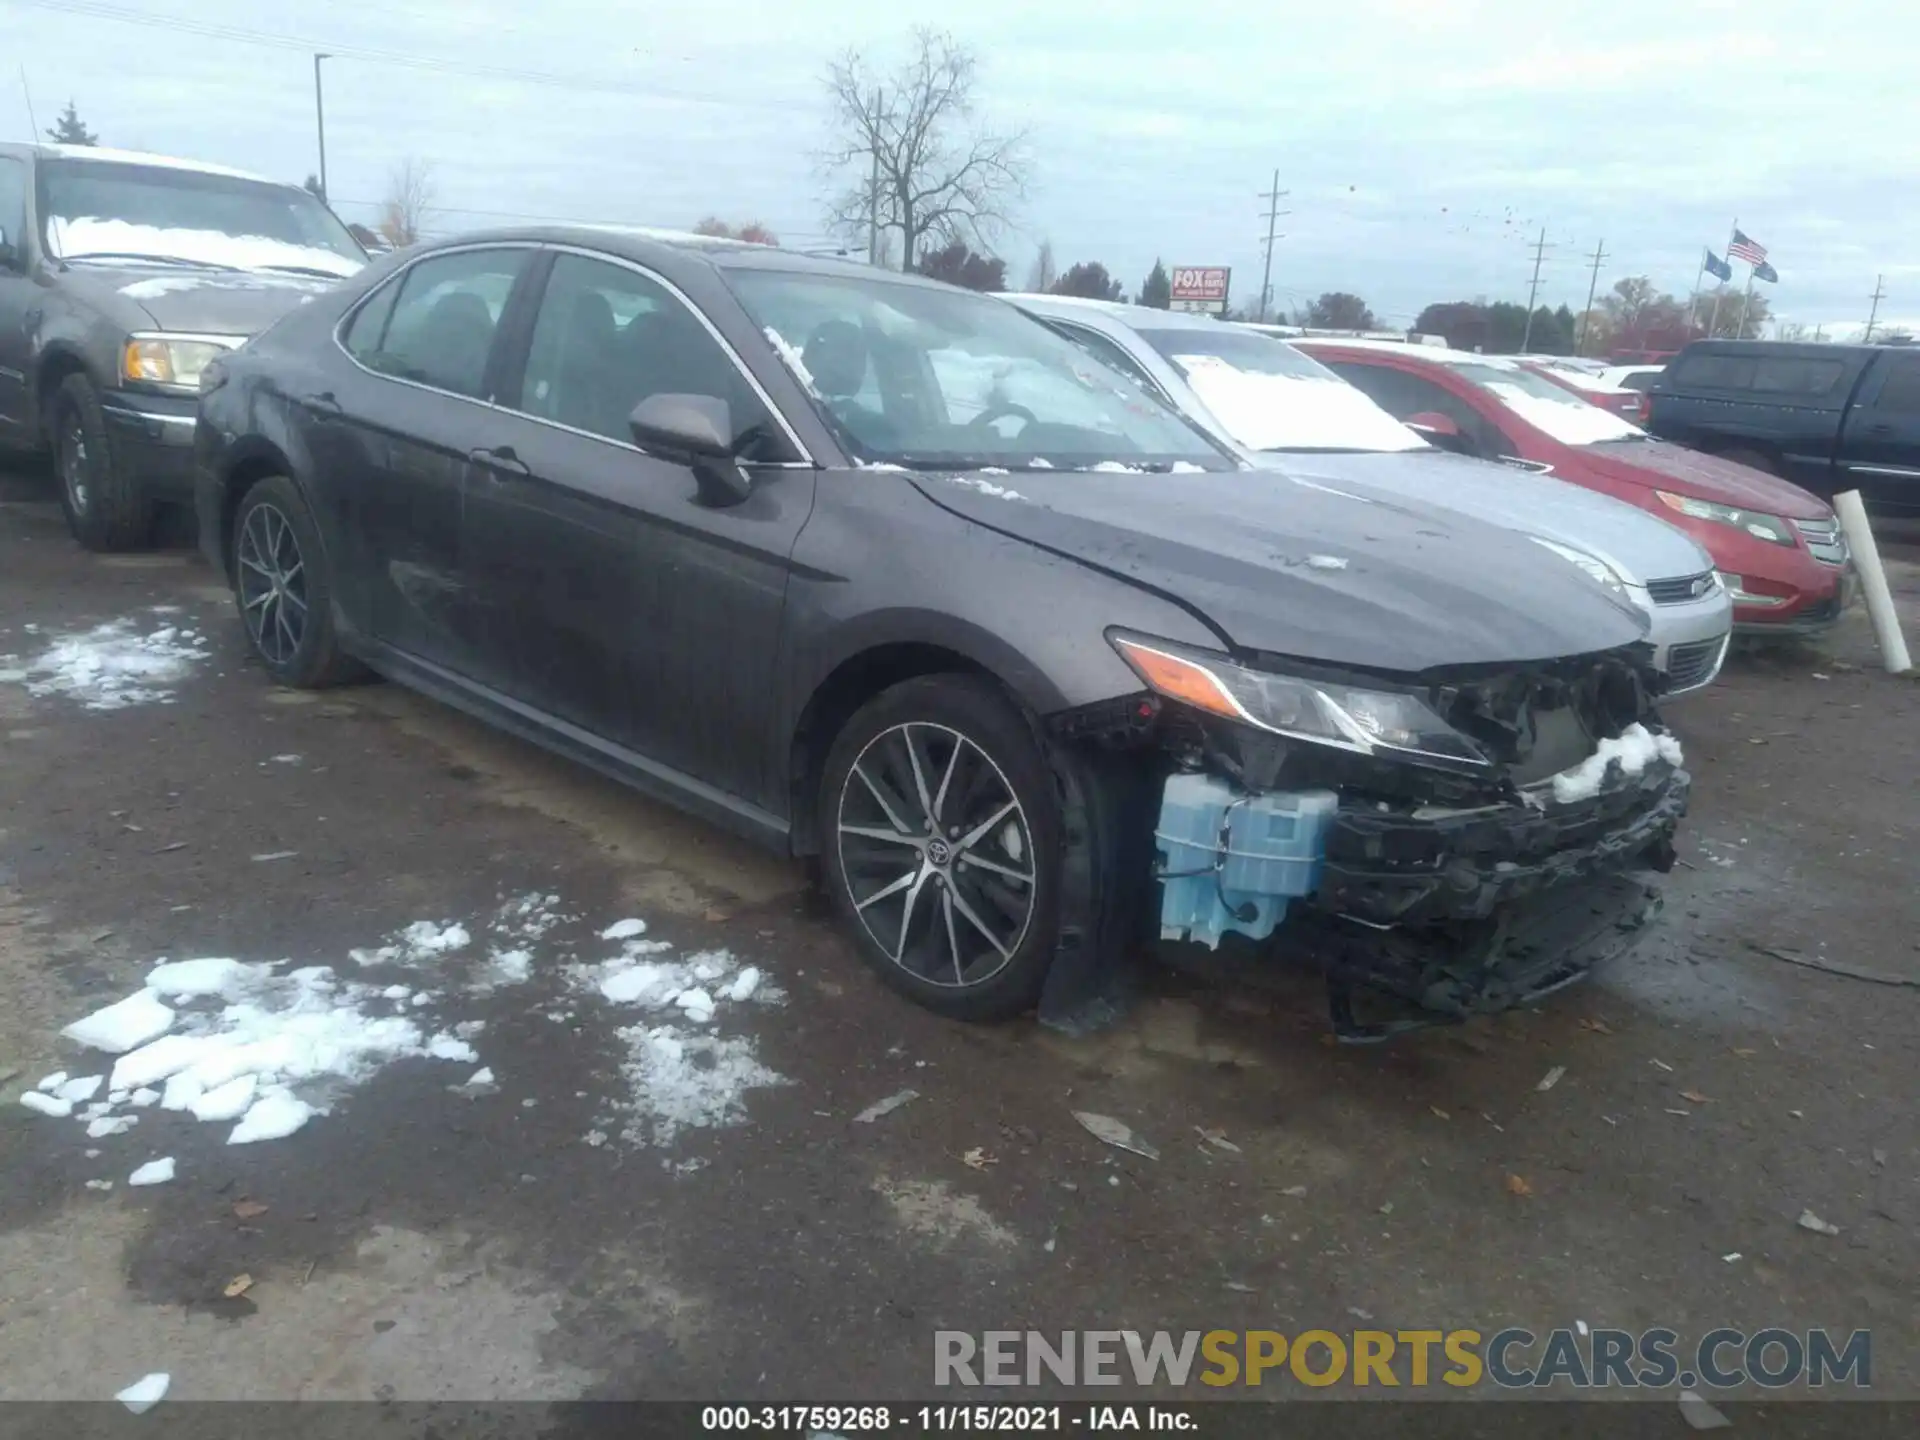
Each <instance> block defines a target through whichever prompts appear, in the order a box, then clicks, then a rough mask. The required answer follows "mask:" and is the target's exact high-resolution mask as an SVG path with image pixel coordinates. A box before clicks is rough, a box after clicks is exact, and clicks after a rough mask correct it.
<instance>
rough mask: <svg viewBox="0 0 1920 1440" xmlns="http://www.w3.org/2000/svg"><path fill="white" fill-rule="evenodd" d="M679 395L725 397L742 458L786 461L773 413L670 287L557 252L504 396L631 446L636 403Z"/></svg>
mask: <svg viewBox="0 0 1920 1440" xmlns="http://www.w3.org/2000/svg"><path fill="white" fill-rule="evenodd" d="M672 394H681V395H702V396H708V397H710V398H712V399H715V400H722V401H725V402H726V405H727V410H728V414H729V416H730V418H731V421H732V426H733V442H734V445H735V447H736V449H737V451H738V453H740V454H741V456H742V458H745V459H758V460H780V459H785V458H787V456H786V450H785V447H784V445H783V442H782V441H781V439H780V436H779V432H778V430H777V428H776V427H775V426H774V425H773V423H772V417H771V416H770V415H768V413H767V411H766V407H765V406H763V405H762V404H761V403H760V399H759V397H758V396H757V395H756V394H755V393H754V391H753V387H752V386H751V385H749V384H748V383H747V381H746V379H745V377H744V376H742V374H741V373H740V368H739V366H738V365H736V364H735V363H734V361H733V359H732V358H731V357H730V356H729V355H728V354H727V352H726V350H725V349H724V348H723V347H722V346H721V344H720V342H719V341H718V340H716V339H715V338H714V337H713V335H712V334H711V333H710V332H709V331H708V330H707V328H706V326H704V325H702V324H701V323H700V321H699V319H698V318H696V317H695V315H694V314H693V312H692V311H690V310H689V309H688V308H687V307H686V305H685V304H684V303H682V302H681V301H680V300H679V299H678V298H677V297H676V296H674V295H673V294H672V293H671V292H670V291H668V290H667V288H666V287H665V286H663V285H661V284H660V283H659V282H658V281H656V280H653V279H651V278H650V277H648V276H646V275H643V274H641V273H640V272H639V271H637V270H631V269H629V268H627V267H626V266H624V265H615V264H611V263H609V262H607V261H604V260H593V259H589V258H587V257H586V256H582V255H571V254H563V255H560V256H557V257H556V258H555V260H554V262H553V271H552V273H551V274H550V275H548V277H547V284H546V291H545V293H544V294H543V295H542V296H541V298H540V313H539V315H538V317H537V318H536V319H535V321H534V325H533V336H532V339H531V340H530V341H529V343H528V346H527V360H526V366H525V371H524V373H523V375H522V376H521V381H520V387H519V393H518V394H517V395H516V396H513V397H509V398H508V399H507V400H506V401H505V402H503V403H507V404H510V405H512V406H513V408H515V409H517V410H520V411H522V412H523V413H525V414H528V415H533V416H537V417H538V418H540V419H542V420H550V421H552V422H553V423H555V424H556V425H564V426H566V427H567V428H569V429H572V430H581V431H584V432H586V433H587V434H589V435H598V436H601V437H603V438H605V439H608V440H618V441H621V442H623V443H624V444H628V445H631V444H632V443H633V432H632V430H631V429H630V428H629V427H628V424H627V419H628V417H629V416H630V415H632V413H633V410H634V407H635V406H636V405H638V404H639V403H640V402H641V401H642V400H645V399H647V398H649V397H650V396H654V395H672Z"/></svg>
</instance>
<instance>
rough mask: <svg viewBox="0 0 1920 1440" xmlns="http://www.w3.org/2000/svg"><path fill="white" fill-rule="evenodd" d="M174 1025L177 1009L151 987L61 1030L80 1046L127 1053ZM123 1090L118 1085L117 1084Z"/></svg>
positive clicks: (117, 1053) (112, 1053)
mask: <svg viewBox="0 0 1920 1440" xmlns="http://www.w3.org/2000/svg"><path fill="white" fill-rule="evenodd" d="M172 1028H173V1011H172V1010H170V1009H168V1008H167V1007H166V1006H165V1005H163V1004H161V1003H160V1001H159V1000H158V999H157V998H156V997H155V995H154V993H153V992H152V991H151V990H136V991H135V992H134V993H133V994H131V995H129V996H127V998H126V999H124V1000H116V1001H115V1002H114V1003H113V1004H111V1005H107V1006H104V1007H103V1008H101V1009H99V1010H96V1011H94V1012H93V1013H92V1014H91V1015H87V1016H84V1017H82V1018H81V1019H79V1020H76V1021H74V1022H73V1023H72V1024H71V1025H69V1026H67V1027H66V1028H65V1029H64V1030H62V1031H61V1032H60V1033H61V1034H62V1035H64V1036H66V1037H67V1039H69V1040H72V1041H74V1042H75V1043H76V1044H79V1045H86V1046H89V1047H90V1048H92V1049H95V1050H104V1051H106V1052H107V1054H109V1055H123V1054H125V1053H126V1052H127V1051H129V1050H137V1049H139V1048H140V1047H141V1046H142V1045H145V1044H146V1043H147V1042H148V1041H149V1040H155V1039H158V1038H159V1037H160V1036H162V1035H164V1034H166V1033H167V1031H168V1030H170V1029H172ZM113 1088H114V1089H116V1090H117V1089H119V1088H120V1087H119V1086H118V1085H116V1086H114V1087H113Z"/></svg>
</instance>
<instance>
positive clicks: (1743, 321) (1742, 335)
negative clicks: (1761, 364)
mask: <svg viewBox="0 0 1920 1440" xmlns="http://www.w3.org/2000/svg"><path fill="white" fill-rule="evenodd" d="M1759 268H1760V267H1759V266H1758V265H1755V264H1753V263H1752V262H1751V261H1749V262H1748V264H1747V293H1746V294H1744V295H1742V296H1741V297H1740V331H1739V333H1738V334H1737V335H1735V336H1734V337H1733V338H1734V339H1736V340H1744V339H1746V338H1747V306H1749V305H1751V304H1752V303H1753V272H1754V271H1756V270H1758V269H1759Z"/></svg>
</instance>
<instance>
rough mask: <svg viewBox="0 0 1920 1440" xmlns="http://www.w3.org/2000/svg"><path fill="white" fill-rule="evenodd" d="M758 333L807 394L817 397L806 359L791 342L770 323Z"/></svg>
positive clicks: (817, 390) (816, 389) (818, 393)
mask: <svg viewBox="0 0 1920 1440" xmlns="http://www.w3.org/2000/svg"><path fill="white" fill-rule="evenodd" d="M760 333H761V334H762V335H765V336H766V337H767V343H768V344H769V345H771V346H772V347H773V353H774V354H776V355H778V356H779V357H780V358H781V359H782V360H783V361H785V362H786V366H787V369H789V370H791V371H792V372H793V378H794V379H796V380H798V381H799V382H800V383H801V385H803V386H804V387H805V388H806V391H807V393H808V394H809V395H812V396H814V397H815V398H816V399H818V398H819V395H820V391H819V389H818V388H817V387H816V386H815V385H814V383H813V372H812V371H811V370H809V369H807V362H806V360H805V359H803V358H802V356H801V354H800V352H799V351H798V350H796V349H795V348H794V347H793V344H792V342H790V341H789V340H788V339H787V337H786V336H784V335H782V334H781V333H780V332H779V331H778V330H776V329H774V328H773V327H772V326H771V325H769V326H767V327H766V328H764V329H763V330H762V331H761V332H760Z"/></svg>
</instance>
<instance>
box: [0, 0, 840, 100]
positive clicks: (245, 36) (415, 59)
mask: <svg viewBox="0 0 1920 1440" xmlns="http://www.w3.org/2000/svg"><path fill="white" fill-rule="evenodd" d="M12 3H14V4H16V5H27V6H32V7H33V8H34V9H37V10H50V11H53V12H54V13H56V14H62V15H83V16H86V17H88V18H90V19H96V20H117V21H120V22H122V23H125V24H128V25H145V26H149V27H151V28H153V29H158V30H169V31H173V32H176V33H183V34H189V35H200V36H204V37H206V38H208V39H213V40H229V41H232V42H234V43H235V44H240V45H263V46H267V47H269V48H272V49H276V50H299V51H304V52H307V53H309V54H310V53H312V52H313V51H316V50H320V51H325V52H326V53H327V54H330V55H334V56H339V57H341V58H346V59H354V60H365V61H369V62H372V63H374V64H381V65H399V66H404V67H406V68H408V69H412V70H426V71H432V72H437V73H444V74H459V75H472V76H475V77H478V78H482V79H489V80H509V81H513V82H515V83H517V84H522V85H545V86H549V87H552V88H554V89H560V90H571V91H574V92H576V93H578V92H580V91H595V92H598V93H602V94H613V95H631V96H634V97H635V98H638V99H643V100H680V101H685V102H687V103H689V104H695V105H729V106H734V107H736V108H745V109H766V110H801V109H811V108H813V107H811V106H809V105H807V104H806V103H805V102H803V101H797V100H766V99H756V98H754V97H753V96H751V95H743V94H742V93H741V92H739V91H730V92H728V93H727V94H725V95H700V94H695V93H693V92H691V91H686V90H675V89H669V88H662V87H660V86H655V85H649V84H644V83H642V82H638V81H618V80H608V79H600V78H595V77H593V76H586V75H561V74H557V73H555V72H553V71H547V70H526V69H520V68H518V67H515V66H508V65H489V64H485V63H482V62H477V61H467V60H449V59H446V58H444V57H440V56H432V55H414V54H408V53H407V52H405V51H400V50H381V49H376V48H374V47H371V46H366V45H345V44H339V43H336V42H330V41H329V42H322V41H318V40H313V39H309V38H306V37H303V36H296V35H285V34H276V33H272V32H269V31H265V30H250V29H246V28H244V27H242V26H239V25H221V24H215V23H212V22H209V21H204V20H193V19H187V18H183V17H175V16H167V15H149V14H144V13H142V12H140V11H137V10H127V9H123V8H121V7H120V6H117V5H106V4H100V3H97V0H12Z"/></svg>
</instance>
